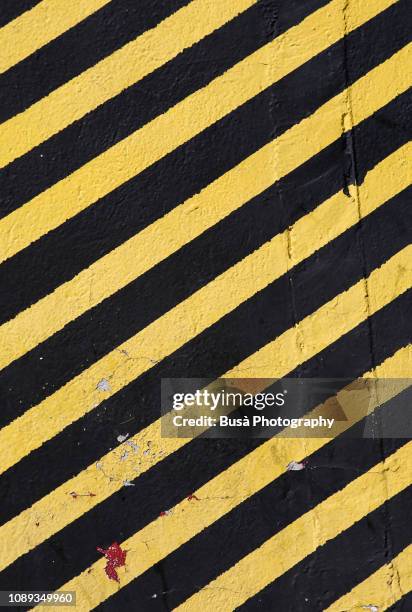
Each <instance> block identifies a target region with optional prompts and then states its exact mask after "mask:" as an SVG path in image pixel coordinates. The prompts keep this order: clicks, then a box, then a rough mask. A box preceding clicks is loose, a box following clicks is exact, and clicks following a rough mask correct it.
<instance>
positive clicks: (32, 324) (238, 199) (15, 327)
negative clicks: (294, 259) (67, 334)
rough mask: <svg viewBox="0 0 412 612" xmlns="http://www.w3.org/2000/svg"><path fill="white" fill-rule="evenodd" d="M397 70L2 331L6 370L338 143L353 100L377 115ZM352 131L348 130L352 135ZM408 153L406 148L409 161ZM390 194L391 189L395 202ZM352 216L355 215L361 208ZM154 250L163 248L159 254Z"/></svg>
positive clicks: (393, 89)
mask: <svg viewBox="0 0 412 612" xmlns="http://www.w3.org/2000/svg"><path fill="white" fill-rule="evenodd" d="M411 50H412V46H411ZM398 59H399V58H398ZM394 63H395V65H396V68H397V69H398V70H397V74H398V75H402V73H403V66H402V63H400V64H399V63H398V62H395V60H394V59H392V60H388V62H386V63H385V64H383V65H382V66H380V67H379V69H376V70H375V71H372V72H371V73H369V75H367V76H365V77H363V78H362V79H360V80H359V81H357V82H356V83H355V84H354V85H353V86H352V87H351V88H350V89H349V90H347V91H345V92H342V93H341V94H339V95H338V96H335V97H334V98H332V100H330V101H328V102H327V103H325V104H324V105H323V106H321V107H320V108H319V109H318V110H317V111H316V112H315V113H314V114H313V115H311V116H310V117H308V118H307V119H305V120H304V121H302V122H301V123H299V124H297V125H295V126H293V127H292V128H291V129H289V130H287V131H286V132H285V133H284V134H283V135H282V136H280V137H279V138H277V139H275V140H274V141H273V142H271V143H269V144H268V145H266V146H265V147H263V148H262V149H260V150H259V151H257V152H256V153H255V154H253V155H251V156H250V157H248V158H247V159H246V160H244V161H243V162H242V163H241V164H239V165H238V166H236V167H235V168H234V169H233V170H231V171H229V172H227V173H226V174H225V175H223V176H222V177H220V178H219V179H217V180H216V181H214V182H213V183H211V184H210V185H209V186H208V187H207V188H206V189H204V190H203V191H202V192H200V193H199V194H197V195H195V196H194V197H192V198H190V199H189V200H187V201H186V202H185V203H184V204H182V205H181V206H179V207H177V208H176V209H174V210H173V211H171V212H170V213H169V214H168V215H166V216H165V217H163V218H162V219H160V220H159V221H157V222H155V223H153V224H152V225H150V226H149V227H148V228H146V229H145V230H143V231H142V232H140V233H139V234H137V235H136V236H134V237H133V238H131V239H130V240H128V241H127V242H126V243H124V244H123V245H121V246H120V247H118V248H117V249H115V250H114V251H112V252H111V253H109V254H108V255H106V256H105V257H103V258H102V259H100V260H98V261H97V262H96V263H94V264H93V265H91V266H90V267H89V268H87V269H86V270H84V271H83V272H81V273H80V274H79V275H77V276H76V277H75V278H74V279H73V280H71V281H69V282H67V283H64V284H63V285H61V286H60V287H58V288H57V289H56V290H55V291H54V292H53V293H51V294H49V295H48V296H46V297H45V298H43V299H42V300H39V302H37V303H36V304H35V305H33V306H31V307H30V308H28V309H27V310H25V311H23V312H22V313H20V314H19V315H17V317H15V318H14V319H12V320H11V321H9V322H7V323H5V324H4V325H2V326H1V327H0V346H1V349H0V368H4V367H6V366H7V365H8V364H9V363H11V362H12V361H13V360H15V359H17V358H19V357H21V356H22V355H24V353H26V352H27V351H29V350H31V349H32V348H34V347H35V346H36V345H37V344H39V343H40V342H42V341H44V340H46V338H48V337H49V336H50V335H52V334H53V333H55V332H57V331H58V330H60V329H62V328H63V327H64V325H66V324H67V323H68V322H70V321H71V320H73V319H75V318H76V317H78V316H80V315H81V314H82V313H83V312H85V311H86V310H88V309H90V308H92V307H93V306H95V305H96V304H98V303H99V302H101V301H102V300H104V299H105V298H106V297H108V296H109V295H111V294H112V293H114V292H115V291H117V290H119V289H121V288H122V287H124V286H125V285H126V284H127V283H129V282H131V281H132V280H134V279H135V278H136V277H137V276H139V275H140V274H143V273H144V272H146V271H147V270H149V269H150V268H151V267H152V266H154V265H156V263H158V262H159V261H161V260H162V259H164V258H165V257H167V256H168V255H170V254H172V253H173V252H174V251H175V250H177V249H179V248H180V247H182V246H183V245H184V244H186V243H188V242H190V240H192V239H193V238H195V237H196V236H197V235H199V234H200V233H201V232H202V231H205V230H206V229H207V228H209V227H211V226H212V225H213V224H215V223H217V222H218V221H219V220H220V219H222V218H223V217H225V216H226V215H228V214H230V212H232V211H233V210H235V209H236V208H238V207H240V206H241V205H242V204H244V203H245V202H246V201H247V200H248V199H250V198H252V197H254V196H255V195H257V194H258V193H260V192H262V191H263V190H264V189H265V188H267V187H269V186H270V185H272V184H273V183H274V182H275V181H276V180H277V179H279V178H281V177H282V176H285V175H286V174H287V173H289V172H291V171H292V170H293V169H294V168H296V167H297V166H299V165H300V164H302V163H303V162H304V161H306V160H307V159H309V158H310V157H312V156H313V155H316V154H317V153H319V152H320V151H321V150H322V149H323V148H325V147H326V146H327V145H329V144H330V143H331V142H333V141H334V140H336V139H337V138H339V136H340V135H341V133H342V121H341V117H342V113H343V112H344V109H345V108H346V107H347V106H348V99H349V97H350V100H351V103H350V105H351V111H352V114H353V116H354V122H353V125H356V124H357V123H359V122H360V121H362V120H363V119H365V118H366V117H367V116H369V115H370V114H371V113H373V112H374V111H375V110H377V105H378V104H380V103H384V102H385V101H386V100H388V99H390V97H391V96H392V97H394V96H395V95H396V93H397V92H398V91H399V90H400V89H401V88H402V86H403V80H404V78H403V76H400V81H401V82H400V83H399V81H398V79H397V78H396V73H395V74H394V73H393V67H394ZM375 87H378V88H379V87H385V92H386V98H385V100H382V97H383V96H376V98H374V99H373V100H371V101H370V102H369V103H367V102H366V100H365V98H366V97H367V94H369V95H370V93H371V92H373V90H374V88H375ZM369 99H370V98H369ZM350 127H351V126H350V125H348V126H347V129H349V128H350ZM408 151H409V149H405V154H406V153H407V152H408ZM274 160H277V161H276V163H275V161H274ZM399 179H400V181H401V182H402V184H403V185H404V186H406V184H405V182H404V181H405V180H408V181H409V182H410V181H411V179H412V169H411V168H410V167H409V166H408V165H405V167H404V168H403V169H402V171H401V174H400V177H399ZM381 183H382V185H381V186H380V187H379V189H380V190H381V193H382V195H383V194H385V193H387V190H386V191H385V187H386V186H385V181H381ZM393 186H395V185H394V184H393ZM395 189H396V187H395ZM382 190H383V191H382ZM391 193H393V192H391V191H390V190H389V193H388V198H389V197H390V194H391ZM395 193H396V191H395ZM343 201H345V200H343ZM381 201H382V200H381ZM345 208H346V205H345V207H344V209H345ZM350 210H351V212H352V213H353V214H356V207H355V208H352V209H350ZM164 236H168V240H164ZM159 237H161V238H162V239H161V240H159ZM155 243H156V245H157V246H156V249H153V244H155Z"/></svg>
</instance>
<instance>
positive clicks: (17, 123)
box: [0, 0, 256, 167]
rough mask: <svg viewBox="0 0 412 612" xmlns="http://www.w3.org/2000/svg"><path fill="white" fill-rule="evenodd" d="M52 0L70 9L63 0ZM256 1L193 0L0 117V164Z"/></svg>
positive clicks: (79, 116)
mask: <svg viewBox="0 0 412 612" xmlns="http://www.w3.org/2000/svg"><path fill="white" fill-rule="evenodd" d="M55 1H56V2H57V3H60V5H61V9H62V10H63V9H65V10H66V12H67V13H68V14H69V16H70V15H72V11H71V10H69V11H67V6H66V4H65V2H64V1H63V2H62V0H55ZM255 3H256V0H220V2H219V10H216V6H215V5H214V3H213V2H212V0H193V2H191V3H190V4H188V5H187V6H185V7H183V8H181V9H180V10H179V11H176V12H175V13H174V14H173V15H171V16H170V17H168V18H167V19H165V20H164V21H162V22H161V23H160V24H159V25H158V26H157V27H156V28H153V29H151V30H148V31H147V32H145V33H143V34H142V35H141V36H139V37H138V38H136V39H135V40H133V41H131V42H130V43H128V44H127V45H125V46H124V47H122V48H121V49H119V50H117V51H115V52H114V53H113V54H112V55H110V56H109V57H107V58H105V59H103V60H102V61H100V62H98V63H97V64H96V65H95V66H92V67H91V68H89V69H88V70H86V71H85V72H83V73H81V74H80V75H79V76H77V77H75V78H74V79H71V80H70V81H68V82H67V83H65V84H64V85H62V86H61V87H59V88H58V89H56V90H54V91H53V92H52V93H51V94H49V95H48V96H47V97H46V98H43V99H42V100H40V101H39V102H36V103H35V104H33V105H32V106H31V107H30V108H29V109H28V110H26V111H25V112H24V113H21V114H19V115H17V116H15V117H13V118H12V119H10V120H9V121H6V122H5V123H3V125H1V126H0V142H5V143H7V146H6V147H2V148H1V149H0V167H3V166H5V165H6V164H8V163H10V162H11V161H13V159H16V157H20V156H21V155H23V154H24V153H27V151H30V149H32V148H33V147H35V146H37V145H39V144H40V143H41V142H43V141H44V140H47V138H50V137H51V136H52V135H53V134H56V133H57V132H59V131H60V130H62V129H64V128H65V127H67V126H68V125H70V124H71V123H73V122H74V121H76V120H77V119H80V118H81V117H83V116H84V115H85V114H86V113H88V112H90V111H92V110H93V109H95V108H97V107H98V106H100V105H101V104H103V103H104V102H106V101H107V100H109V99H110V98H113V97H114V96H116V95H117V94H119V93H120V92H121V91H122V90H123V89H126V88H127V87H129V86H130V85H133V83H136V82H137V81H139V80H140V79H142V78H143V77H145V76H146V75H147V74H149V73H150V72H153V71H154V70H156V68H159V67H160V66H162V65H163V64H165V63H166V62H168V61H170V60H171V59H173V58H174V57H176V55H178V53H181V52H182V51H183V50H184V49H186V48H188V47H191V46H192V45H194V44H195V43H197V42H199V40H201V39H202V38H203V37H205V36H207V35H208V34H210V33H211V32H213V31H214V30H216V29H217V28H220V27H221V26H222V25H224V24H225V23H226V22H227V21H230V20H231V19H233V18H234V17H236V16H237V15H238V14H239V13H241V12H242V11H244V10H246V9H247V8H249V7H250V6H252V5H253V4H255ZM83 4H84V5H87V4H88V2H84V1H83ZM16 134H18V135H19V137H18V138H16Z"/></svg>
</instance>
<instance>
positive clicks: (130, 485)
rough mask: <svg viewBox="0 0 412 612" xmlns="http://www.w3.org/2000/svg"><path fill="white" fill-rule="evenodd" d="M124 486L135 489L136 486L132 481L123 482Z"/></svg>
mask: <svg viewBox="0 0 412 612" xmlns="http://www.w3.org/2000/svg"><path fill="white" fill-rule="evenodd" d="M123 485H124V486H125V487H135V486H136V485H135V484H134V482H131V480H123Z"/></svg>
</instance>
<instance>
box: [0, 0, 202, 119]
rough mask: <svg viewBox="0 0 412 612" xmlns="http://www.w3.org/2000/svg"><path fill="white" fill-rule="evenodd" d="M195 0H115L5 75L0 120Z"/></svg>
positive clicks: (0, 81)
mask: <svg viewBox="0 0 412 612" xmlns="http://www.w3.org/2000/svg"><path fill="white" fill-rule="evenodd" d="M189 1H190V0H169V1H168V2H165V1H164V0H139V2H136V1H135V0H112V2H109V4H107V5H105V6H104V7H102V8H101V9H100V10H98V11H96V12H95V13H93V14H92V15H90V17H87V18H86V19H85V20H83V21H82V22H80V23H79V24H78V25H76V26H75V27H73V28H70V30H67V32H65V33H64V34H62V35H61V36H59V37H58V38H56V39H55V40H52V41H51V42H50V43H48V44H47V45H45V46H44V47H42V48H41V49H39V50H38V51H36V52H35V53H33V54H32V55H30V56H29V57H28V58H27V59H25V60H23V61H22V62H20V63H19V64H17V65H16V66H13V67H12V68H10V69H9V70H7V72H5V73H4V74H2V75H0V122H3V121H6V120H7V119H10V117H13V116H14V115H16V114H17V113H21V112H22V111H24V110H25V109H26V108H28V107H29V106H31V105H32V104H34V102H37V101H38V100H40V99H41V98H43V97H45V96H47V95H48V94H49V93H50V92H51V91H53V90H54V89H56V88H57V87H59V86H60V85H62V84H63V83H65V82H66V81H69V80H70V79H72V78H73V77H75V76H77V75H78V74H80V73H81V72H83V71H84V70H86V69H87V68H90V67H91V66H93V65H94V64H96V63H97V62H98V61H100V60H101V59H103V58H104V57H106V56H108V55H110V54H111V53H113V51H115V50H116V49H119V48H120V47H122V46H123V45H125V44H126V43H128V42H129V41H131V40H133V39H134V38H136V37H137V36H139V34H142V33H143V32H144V31H146V30H149V29H150V28H153V27H154V26H156V25H157V24H158V23H159V22H160V21H163V19H165V18H166V17H168V16H169V15H171V14H172V13H174V12H175V11H177V10H178V9H179V8H181V7H182V6H184V5H186V4H188V3H189Z"/></svg>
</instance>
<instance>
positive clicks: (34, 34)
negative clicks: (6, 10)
mask: <svg viewBox="0 0 412 612" xmlns="http://www.w3.org/2000/svg"><path fill="white" fill-rule="evenodd" d="M108 3H109V0H87V2H84V0H70V8H69V9H68V6H67V4H66V2H64V1H63V2H62V0H43V1H42V2H40V3H39V4H37V5H36V6H35V7H34V8H32V9H31V10H30V11H27V12H25V13H23V14H22V15H21V16H20V17H17V19H15V20H14V21H11V22H10V23H8V24H7V25H6V26H4V28H2V29H1V30H0V49H1V54H0V74H1V73H3V72H5V71H6V70H8V69H9V68H11V67H12V66H14V64H17V63H18V62H21V61H22V60H23V59H25V58H26V57H28V56H29V55H31V54H32V53H34V52H35V51H37V49H40V47H43V46H44V45H46V44H47V43H49V42H50V41H51V40H53V39H54V38H57V37H58V36H60V35H61V34H63V32H65V31H66V30H69V29H70V28H72V27H73V26H75V25H76V24H78V23H80V21H82V20H83V19H86V17H88V16H89V15H91V14H92V13H95V12H96V11H98V10H99V9H100V8H101V7H102V6H104V5H105V4H108ZM15 136H16V134H14V138H15Z"/></svg>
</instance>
